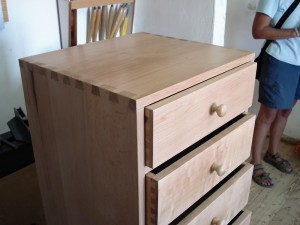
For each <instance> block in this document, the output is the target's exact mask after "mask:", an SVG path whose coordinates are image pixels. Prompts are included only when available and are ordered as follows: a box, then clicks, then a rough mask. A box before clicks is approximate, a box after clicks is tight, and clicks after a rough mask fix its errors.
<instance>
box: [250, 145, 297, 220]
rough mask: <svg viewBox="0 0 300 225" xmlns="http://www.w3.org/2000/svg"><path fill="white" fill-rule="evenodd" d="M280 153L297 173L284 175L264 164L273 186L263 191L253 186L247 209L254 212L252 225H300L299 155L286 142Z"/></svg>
mask: <svg viewBox="0 0 300 225" xmlns="http://www.w3.org/2000/svg"><path fill="white" fill-rule="evenodd" d="M266 148H267V147H266V144H265V149H266ZM280 153H281V155H282V156H284V157H285V158H286V159H288V160H289V161H290V163H291V164H292V165H293V167H294V172H293V173H292V174H284V173H282V172H280V171H278V170H277V169H275V168H274V167H272V166H269V165H268V164H266V163H264V164H263V165H264V167H265V169H266V171H267V172H268V173H270V176H271V178H272V179H273V183H274V186H273V187H272V188H263V187H260V186H259V185H257V184H256V183H254V182H252V186H251V192H250V196H249V202H248V205H247V207H246V208H247V209H249V210H250V211H252V219H251V225H300V176H299V175H300V155H297V154H296V152H295V147H294V145H290V144H286V143H283V142H282V143H281V146H280Z"/></svg>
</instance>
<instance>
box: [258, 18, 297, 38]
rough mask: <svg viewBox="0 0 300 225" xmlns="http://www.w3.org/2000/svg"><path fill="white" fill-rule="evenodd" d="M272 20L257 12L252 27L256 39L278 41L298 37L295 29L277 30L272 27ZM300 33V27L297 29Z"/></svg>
mask: <svg viewBox="0 0 300 225" xmlns="http://www.w3.org/2000/svg"><path fill="white" fill-rule="evenodd" d="M270 22H271V18H270V17H269V16H267V15H266V14H263V13H259V12H257V13H256V14H255V17H254V21H253V25H252V35H253V38H254V39H267V40H278V39H286V38H294V37H297V33H296V32H295V30H294V29H276V28H273V27H271V26H270ZM297 29H298V32H299V33H300V30H299V27H298V28H297Z"/></svg>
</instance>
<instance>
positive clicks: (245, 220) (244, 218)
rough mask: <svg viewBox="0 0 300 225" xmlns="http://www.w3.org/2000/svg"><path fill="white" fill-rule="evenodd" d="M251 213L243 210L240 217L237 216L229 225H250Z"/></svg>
mask: <svg viewBox="0 0 300 225" xmlns="http://www.w3.org/2000/svg"><path fill="white" fill-rule="evenodd" d="M251 214H252V213H251V212H250V211H248V210H245V211H244V212H242V213H241V215H239V216H238V218H237V219H236V220H234V222H232V223H230V225H250V223H251Z"/></svg>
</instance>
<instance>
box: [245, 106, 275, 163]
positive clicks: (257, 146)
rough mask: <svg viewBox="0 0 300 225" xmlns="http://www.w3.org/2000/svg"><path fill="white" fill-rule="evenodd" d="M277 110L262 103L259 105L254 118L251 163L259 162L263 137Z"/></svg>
mask: <svg viewBox="0 0 300 225" xmlns="http://www.w3.org/2000/svg"><path fill="white" fill-rule="evenodd" d="M277 112H278V110H276V109H271V108H268V107H266V106H264V105H261V106H260V109H259V112H258V115H257V118H256V120H255V126H254V133H253V140H252V147H251V153H252V158H251V164H253V165H256V164H261V161H262V160H261V159H262V149H263V144H264V141H265V138H266V136H267V134H268V132H269V129H270V127H271V125H272V123H273V121H274V120H275V118H276V115H277Z"/></svg>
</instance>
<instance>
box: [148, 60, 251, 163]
mask: <svg viewBox="0 0 300 225" xmlns="http://www.w3.org/2000/svg"><path fill="white" fill-rule="evenodd" d="M255 69H256V65H255V64H253V63H248V64H245V65H243V66H241V67H239V68H236V69H233V70H230V71H229V72H227V73H224V74H222V75H220V76H218V77H215V78H213V79H210V80H208V81H206V82H203V83H201V84H199V85H196V86H194V87H192V88H190V89H187V90H185V91H182V92H180V93H178V94H176V95H173V96H171V97H170V98H166V99H164V100H162V101H160V102H157V103H155V104H153V105H150V106H147V107H146V108H145V116H146V117H145V124H146V125H145V141H146V165H147V166H149V167H151V168H155V167H156V166H158V165H160V164H161V163H162V162H164V161H166V160H168V159H170V158H171V157H173V156H175V155H176V154H178V153H179V152H180V151H182V149H185V148H187V147H188V146H190V145H191V144H193V143H195V142H196V141H197V140H200V139H201V138H203V137H204V136H206V135H207V134H209V133H210V132H212V131H214V130H215V129H217V128H218V127H220V126H221V125H223V124H225V123H226V122H228V121H230V120H231V119H233V118H234V117H236V116H237V115H239V114H240V113H241V112H244V111H248V108H249V107H250V106H251V104H252V99H253V90H254V77H255ZM233 90H234V91H233ZM213 103H216V104H217V105H222V104H223V105H224V107H226V108H227V109H226V114H225V115H224V116H223V117H220V116H218V115H217V113H215V112H214V113H212V112H211V107H212V105H213Z"/></svg>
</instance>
